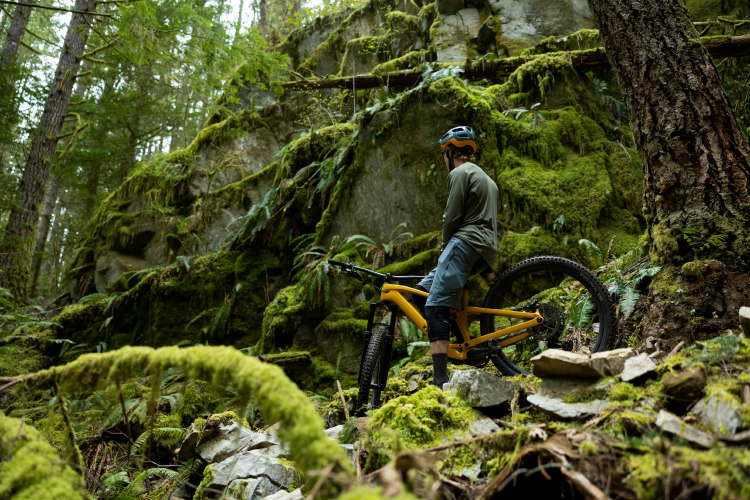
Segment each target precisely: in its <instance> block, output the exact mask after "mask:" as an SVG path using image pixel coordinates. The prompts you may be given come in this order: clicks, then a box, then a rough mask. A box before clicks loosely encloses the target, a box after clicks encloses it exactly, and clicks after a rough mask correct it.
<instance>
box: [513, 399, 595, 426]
mask: <svg viewBox="0 0 750 500" xmlns="http://www.w3.org/2000/svg"><path fill="white" fill-rule="evenodd" d="M526 400H527V401H528V402H529V403H531V404H532V405H534V406H536V407H537V408H539V409H540V410H544V411H546V412H547V413H551V414H552V415H554V416H556V417H558V418H561V419H564V420H574V419H580V418H586V417H592V416H594V415H598V414H599V413H601V412H602V410H604V407H605V406H606V405H607V403H608V401H607V400H606V399H595V400H593V401H587V402H585V403H566V402H565V401H563V400H561V399H557V398H550V397H547V396H542V395H541V394H532V395H531V396H528V397H527V398H526Z"/></svg>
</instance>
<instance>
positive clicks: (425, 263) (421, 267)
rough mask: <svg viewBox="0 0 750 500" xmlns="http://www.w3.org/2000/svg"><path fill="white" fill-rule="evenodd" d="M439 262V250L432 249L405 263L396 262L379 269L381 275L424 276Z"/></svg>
mask: <svg viewBox="0 0 750 500" xmlns="http://www.w3.org/2000/svg"><path fill="white" fill-rule="evenodd" d="M436 262H437V250H435V249H430V250H426V251H424V252H421V253H418V254H416V255H414V256H413V257H411V258H409V259H407V260H405V261H403V262H394V263H393V264H388V265H387V266H384V267H381V268H380V269H378V272H379V273H391V274H395V275H402V276H405V275H412V274H424V273H426V272H429V270H430V269H431V268H432V267H434V265H435V263H436Z"/></svg>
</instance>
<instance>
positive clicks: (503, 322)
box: [480, 257, 615, 375]
mask: <svg viewBox="0 0 750 500" xmlns="http://www.w3.org/2000/svg"><path fill="white" fill-rule="evenodd" d="M484 307H488V308H492V309H515V310H525V311H529V312H535V311H536V310H539V312H540V313H541V314H542V316H543V317H544V323H543V324H542V325H541V326H536V327H532V328H529V329H527V330H523V331H522V332H519V333H525V332H528V333H530V335H529V336H528V337H526V338H525V339H523V340H521V341H519V342H516V343H513V344H510V345H508V346H506V347H504V348H503V349H502V350H499V349H498V350H497V351H496V352H495V353H494V354H493V355H491V358H490V359H492V361H493V363H494V364H495V366H497V368H498V369H499V370H500V371H501V372H503V373H505V374H506V375H517V374H519V373H529V371H530V370H531V362H530V360H531V358H533V357H534V356H536V355H537V354H539V353H540V352H542V351H544V350H545V349H553V348H554V349H564V350H566V351H573V352H598V351H604V350H606V349H608V348H609V344H610V340H611V339H612V337H613V336H614V333H615V314H614V308H613V306H612V302H611V300H610V298H609V294H608V293H607V290H606V288H605V287H604V285H603V284H602V282H601V281H599V279H598V278H597V277H596V276H595V275H594V274H593V273H592V272H591V271H589V270H588V269H586V268H585V267H583V266H582V265H580V264H578V263H577V262H574V261H572V260H570V259H565V258H562V257H534V258H531V259H527V260H524V261H522V262H519V263H518V264H516V265H515V266H513V267H511V268H509V269H508V270H507V271H505V272H504V273H503V274H502V275H501V276H500V277H499V278H498V279H497V281H496V282H495V283H494V284H493V285H492V288H490V290H489V292H487V295H486V297H485V299H484ZM522 321H523V320H521V319H512V318H507V317H504V316H495V315H490V314H485V315H482V317H481V318H480V325H481V332H482V335H486V334H488V333H492V332H494V331H497V330H500V329H503V328H507V327H509V326H512V325H515V324H518V323H520V322H522ZM516 335H517V334H516ZM500 340H501V339H500Z"/></svg>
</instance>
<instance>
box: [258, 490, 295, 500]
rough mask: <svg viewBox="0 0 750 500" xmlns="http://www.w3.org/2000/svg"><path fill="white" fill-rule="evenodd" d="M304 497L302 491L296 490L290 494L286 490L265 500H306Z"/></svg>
mask: <svg viewBox="0 0 750 500" xmlns="http://www.w3.org/2000/svg"><path fill="white" fill-rule="evenodd" d="M304 498H305V497H304V496H302V491H301V490H300V489H299V488H297V489H296V490H294V491H292V492H289V491H286V490H279V491H277V492H276V493H274V494H273V495H269V496H267V497H266V498H264V499H263V500H304Z"/></svg>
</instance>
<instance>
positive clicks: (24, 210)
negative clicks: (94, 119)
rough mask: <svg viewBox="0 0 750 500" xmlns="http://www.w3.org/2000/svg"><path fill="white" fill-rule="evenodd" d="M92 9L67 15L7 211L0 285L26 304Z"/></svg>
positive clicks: (90, 0)
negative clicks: (52, 71) (50, 180)
mask: <svg viewBox="0 0 750 500" xmlns="http://www.w3.org/2000/svg"><path fill="white" fill-rule="evenodd" d="M95 8H96V3H95V1H94V0H76V3H75V7H74V10H75V11H78V12H77V13H74V14H72V15H71V20H70V25H69V26H68V32H67V34H66V35H65V42H64V44H63V48H62V52H61V54H60V59H59V61H58V64H57V69H56V71H55V76H54V78H53V80H52V86H51V88H50V93H49V95H48V96H47V101H46V102H45V105H44V111H43V112H42V117H41V119H40V121H39V125H38V127H37V129H36V132H35V133H34V138H33V140H32V142H31V147H30V151H29V157H28V159H27V161H26V167H25V168H24V172H23V176H22V178H21V183H20V185H19V189H18V197H17V199H18V207H17V208H14V209H13V210H12V211H11V213H10V216H9V218H8V226H7V228H6V231H5V234H4V236H3V240H2V243H0V269H2V270H3V272H2V274H0V286H1V287H4V288H8V289H9V290H10V291H11V293H12V294H13V295H14V297H15V298H16V300H19V301H23V302H25V301H26V300H27V298H28V297H27V293H28V285H29V266H30V263H31V247H32V245H33V242H34V235H35V232H36V226H37V222H38V216H39V205H40V204H41V202H42V199H43V197H44V188H45V185H46V183H47V178H48V177H49V172H50V166H51V163H52V159H53V157H54V154H55V145H56V143H57V138H58V135H59V133H60V130H61V128H62V122H63V118H64V117H65V113H66V112H67V109H68V104H69V103H70V97H71V94H72V91H73V85H74V84H75V80H76V74H77V72H78V69H79V67H80V57H81V55H82V54H83V51H84V49H85V47H86V38H87V36H88V32H89V27H90V23H91V17H92V16H91V14H83V13H82V12H93V11H94V9H95Z"/></svg>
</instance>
